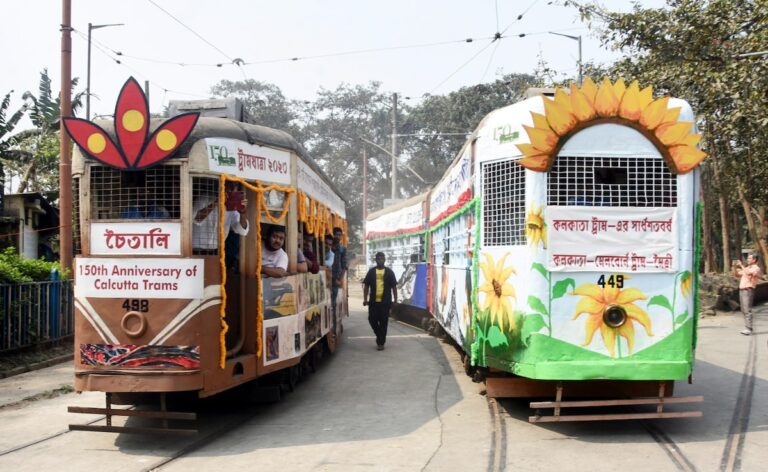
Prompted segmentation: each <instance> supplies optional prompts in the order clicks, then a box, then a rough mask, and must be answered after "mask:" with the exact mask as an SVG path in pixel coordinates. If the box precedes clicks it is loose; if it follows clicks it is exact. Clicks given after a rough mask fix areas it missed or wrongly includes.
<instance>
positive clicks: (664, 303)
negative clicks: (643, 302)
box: [648, 295, 672, 312]
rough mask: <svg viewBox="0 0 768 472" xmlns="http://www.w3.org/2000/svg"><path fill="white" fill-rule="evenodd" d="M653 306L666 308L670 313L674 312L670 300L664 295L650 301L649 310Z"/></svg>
mask: <svg viewBox="0 0 768 472" xmlns="http://www.w3.org/2000/svg"><path fill="white" fill-rule="evenodd" d="M653 305H658V306H660V307H662V308H666V309H667V310H668V311H669V312H672V305H671V304H670V303H669V299H668V298H667V297H665V296H664V295H656V296H655V297H652V298H651V299H650V300H648V308H650V307H652V306H653Z"/></svg>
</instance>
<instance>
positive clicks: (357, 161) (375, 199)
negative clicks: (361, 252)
mask: <svg viewBox="0 0 768 472" xmlns="http://www.w3.org/2000/svg"><path fill="white" fill-rule="evenodd" d="M380 88H381V84H379V83H378V82H370V83H368V84H367V85H355V86H351V85H347V84H341V85H339V86H338V87H337V88H336V89H334V90H326V89H322V88H321V89H320V90H319V91H318V94H317V99H316V100H315V101H314V102H311V103H307V104H304V108H303V110H302V115H303V117H304V120H305V122H304V126H303V131H302V136H303V139H304V145H305V147H306V148H307V149H308V150H309V153H310V154H311V155H312V156H313V157H314V159H315V161H317V163H318V164H319V165H320V166H321V167H322V168H323V170H324V171H325V173H326V174H327V175H328V176H329V177H330V179H331V181H332V182H334V183H335V184H336V187H337V188H339V189H341V190H342V192H343V197H344V198H345V199H346V200H347V220H348V221H349V236H350V237H351V238H352V240H353V241H352V242H350V245H352V246H355V245H357V244H359V239H358V237H359V235H360V234H361V229H362V208H363V198H362V197H363V179H362V178H361V177H362V174H363V171H362V165H363V161H362V158H363V147H364V146H369V145H368V144H365V143H364V142H363V141H362V140H361V139H360V138H364V139H366V140H368V141H372V142H374V143H382V144H383V143H387V142H388V139H389V137H390V136H391V134H392V130H391V124H390V123H391V121H390V112H391V94H389V93H385V92H383V91H381V89H380ZM369 150H370V152H369V158H368V189H369V190H368V195H369V197H368V198H369V202H370V207H371V208H370V209H373V208H376V207H379V208H380V207H381V202H383V200H384V198H388V197H389V193H390V192H389V184H390V181H391V170H392V165H391V159H390V158H389V156H388V155H386V154H385V153H382V152H380V151H379V150H378V149H371V148H370V146H369Z"/></svg>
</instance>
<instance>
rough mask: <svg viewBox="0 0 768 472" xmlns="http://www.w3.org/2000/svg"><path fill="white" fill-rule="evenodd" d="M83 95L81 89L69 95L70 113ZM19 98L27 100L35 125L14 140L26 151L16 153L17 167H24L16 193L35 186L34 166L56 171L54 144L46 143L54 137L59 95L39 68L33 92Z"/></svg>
mask: <svg viewBox="0 0 768 472" xmlns="http://www.w3.org/2000/svg"><path fill="white" fill-rule="evenodd" d="M77 82H78V79H77V78H74V79H72V88H73V89H74V88H75V86H77ZM83 96H84V93H83V92H80V93H78V94H75V95H74V96H73V98H72V112H73V114H74V113H75V111H76V110H78V109H79V108H80V107H81V106H82V99H83ZM22 98H23V99H24V100H25V101H26V102H27V103H26V105H25V106H26V107H27V110H28V111H29V118H30V120H32V124H33V125H34V126H35V128H34V129H30V130H26V131H23V132H21V133H19V134H18V135H17V142H18V143H20V146H21V147H22V148H23V149H24V150H26V151H27V152H26V154H19V155H17V159H16V162H15V165H16V167H17V168H19V169H22V168H24V167H26V169H25V170H24V176H23V177H22V179H21V182H20V183H19V188H18V192H19V193H22V192H24V191H25V190H26V189H27V187H28V186H29V185H30V183H31V184H32V186H33V187H34V186H36V177H37V176H36V174H37V171H38V170H44V171H47V172H50V173H56V172H58V166H57V163H58V153H57V151H56V150H55V147H52V146H51V145H50V141H51V140H53V139H54V138H56V134H57V133H58V129H59V116H60V115H61V97H56V99H54V98H53V92H52V90H51V78H50V77H49V76H48V69H43V71H42V72H41V73H40V84H39V85H38V93H37V96H35V95H34V94H33V93H32V92H29V91H27V92H25V93H24V95H22ZM52 152H53V154H52Z"/></svg>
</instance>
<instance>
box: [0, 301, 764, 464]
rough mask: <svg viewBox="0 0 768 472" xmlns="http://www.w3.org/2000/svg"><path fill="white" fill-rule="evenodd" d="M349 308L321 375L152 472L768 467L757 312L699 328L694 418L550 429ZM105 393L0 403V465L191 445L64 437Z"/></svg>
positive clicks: (44, 380) (154, 452)
mask: <svg viewBox="0 0 768 472" xmlns="http://www.w3.org/2000/svg"><path fill="white" fill-rule="evenodd" d="M352 307H353V310H356V311H354V312H353V314H352V316H351V317H350V318H349V319H348V320H347V321H346V323H345V327H346V329H345V333H344V341H343V343H342V345H341V348H340V349H339V351H337V353H336V355H334V356H333V357H332V358H330V359H327V360H325V361H324V363H323V365H322V367H321V368H320V369H319V372H318V373H316V374H314V375H312V376H311V377H310V378H309V379H307V380H306V381H304V382H302V383H301V384H299V386H298V388H297V390H296V391H295V392H294V393H292V394H290V395H288V396H287V397H286V398H285V399H284V400H283V401H282V402H280V403H277V404H271V405H265V406H259V407H257V408H255V409H254V408H253V407H250V406H248V405H243V404H236V403H228V402H219V403H218V404H212V405H208V406H206V411H205V412H204V413H203V414H202V416H203V423H204V425H203V429H204V430H209V431H210V430H214V429H215V428H216V427H217V425H221V424H225V423H226V422H227V421H230V420H236V419H238V418H242V419H244V422H242V423H241V424H240V426H239V427H238V428H237V429H236V430H234V431H230V432H226V433H224V432H222V433H220V434H218V435H217V437H218V440H216V441H214V442H213V443H210V444H208V445H206V446H204V447H202V448H200V449H197V450H195V451H193V452H191V453H189V454H186V455H184V456H183V457H180V458H178V459H176V460H173V461H171V462H169V463H168V464H166V465H164V466H163V467H162V468H161V470H179V471H181V470H198V471H208V470H211V471H213V470H222V469H232V470H236V469H241V470H281V471H363V470H365V471H379V470H380V471H393V470H394V471H420V470H434V471H438V470H439V471H444V470H446V471H454V470H455V471H487V470H491V471H500V470H508V471H512V470H515V471H518V470H522V471H529V470H530V471H537V470H557V471H562V470H569V471H571V470H574V471H611V472H616V471H621V472H627V471H644V472H645V471H648V470H654V471H667V470H669V471H675V470H700V471H719V470H745V471H761V470H765V469H766V466H765V464H768V395H767V394H766V392H767V391H768V388H767V387H768V383H767V380H768V361H767V360H766V356H767V355H768V348H766V344H765V342H766V338H768V329H765V328H761V326H766V327H768V309H766V307H760V313H759V315H758V317H757V318H758V329H757V333H758V335H757V336H755V337H752V338H747V337H744V336H741V335H740V334H738V331H739V329H740V320H739V318H738V317H737V316H733V315H720V316H717V317H712V318H705V319H703V320H701V323H700V330H699V349H698V352H697V358H698V361H697V366H696V371H695V377H694V384H693V385H685V384H678V385H677V387H676V394H677V395H694V394H697V395H698V394H701V395H704V396H705V403H704V404H703V405H702V409H703V411H704V414H705V416H704V418H701V419H682V420H679V419H678V420H658V421H654V422H613V423H611V422H604V423H572V424H555V425H552V424H550V425H533V424H529V423H527V421H526V419H527V417H528V415H529V414H530V413H531V411H530V410H529V409H528V407H527V404H526V403H525V402H523V401H503V402H500V403H499V404H495V403H493V402H491V403H489V402H488V401H486V398H485V397H484V396H482V395H481V394H480V391H481V389H482V385H480V384H474V383H472V382H471V381H470V380H469V379H468V378H467V377H466V376H465V375H464V374H463V371H462V369H461V365H460V362H459V356H458V354H457V353H456V352H455V351H454V350H453V348H451V347H450V346H449V345H446V344H444V343H442V342H440V341H438V340H436V339H435V338H431V337H428V336H426V335H424V334H423V333H421V332H420V331H418V330H416V329H414V328H411V327H409V326H405V325H402V324H399V323H392V324H391V325H390V326H391V328H390V337H389V340H388V343H387V350H385V351H383V352H378V351H376V350H375V342H374V339H373V336H372V334H371V332H370V328H369V327H368V326H367V322H366V319H365V315H364V314H363V312H362V306H360V302H359V300H352ZM745 369H746V371H747V373H748V374H749V373H753V375H744V372H745ZM67 383H71V367H69V366H67V365H64V366H57V367H53V368H48V369H44V370H41V371H36V372H32V373H29V374H24V375H22V376H18V377H14V378H11V379H5V380H0V404H7V403H13V402H16V401H18V400H19V399H21V398H25V397H27V396H30V395H34V394H36V393H40V392H41V391H46V390H53V389H55V388H58V387H60V385H62V384H67ZM102 398H103V397H102V396H101V395H100V394H94V393H87V394H83V395H75V394H66V395H61V396H59V397H56V398H53V399H42V400H37V401H34V402H22V403H20V404H16V405H15V406H6V407H0V470H14V471H15V470H30V471H36V472H39V471H40V470H60V471H67V470H92V469H96V468H99V469H104V468H106V469H108V470H110V471H137V470H146V469H149V468H151V467H153V465H155V464H158V463H159V462H161V461H163V460H164V459H165V458H167V457H171V456H172V455H174V454H176V453H177V452H178V451H180V450H182V449H183V448H184V447H186V446H187V445H189V444H190V443H191V442H192V441H193V439H178V438H170V437H169V438H146V437H136V436H130V435H114V434H100V433H84V432H72V433H63V431H65V430H66V425H67V424H68V423H70V422H85V421H86V420H87V419H88V418H87V417H85V416H84V415H70V414H68V413H66V406H67V405H91V406H93V405H98V404H100V403H101V402H102ZM680 408H682V407H680ZM246 411H247V414H246V413H244V412H246ZM93 419H97V417H93ZM745 419H748V421H745ZM59 432H62V433H63V434H60V435H59V436H56V437H54V438H52V439H49V440H46V441H43V442H40V443H38V444H35V445H32V446H29V447H26V448H23V449H20V450H18V451H15V452H10V453H7V454H3V451H8V450H9V449H12V448H14V447H16V446H19V445H23V444H27V443H29V442H31V441H34V440H36V439H41V438H43V437H44V436H48V435H52V434H56V433H59Z"/></svg>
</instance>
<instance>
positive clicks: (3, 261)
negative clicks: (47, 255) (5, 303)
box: [0, 247, 61, 284]
mask: <svg viewBox="0 0 768 472" xmlns="http://www.w3.org/2000/svg"><path fill="white" fill-rule="evenodd" d="M52 269H57V270H59V272H61V268H60V267H59V264H58V263H57V262H48V261H44V260H42V259H23V258H22V257H20V256H19V254H18V253H17V251H16V248H14V247H8V248H5V250H4V251H3V252H2V253H0V283H4V284H7V283H21V282H42V281H46V280H50V277H51V270H52Z"/></svg>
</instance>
